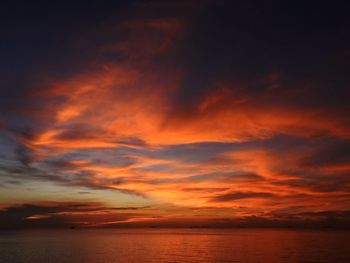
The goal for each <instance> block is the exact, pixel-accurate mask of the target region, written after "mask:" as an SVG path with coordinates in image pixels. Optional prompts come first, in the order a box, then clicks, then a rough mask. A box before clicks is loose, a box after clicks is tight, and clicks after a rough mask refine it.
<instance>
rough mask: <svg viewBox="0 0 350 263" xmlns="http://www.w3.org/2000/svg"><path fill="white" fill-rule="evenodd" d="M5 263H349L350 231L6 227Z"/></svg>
mask: <svg viewBox="0 0 350 263" xmlns="http://www.w3.org/2000/svg"><path fill="white" fill-rule="evenodd" d="M0 262H11V263H12V262H13V263H15V262H25V263H26V262H78V263H79V262H89V263H90V262H91V263H97V262H101V263H102V262H104V263H105V262H121V263H125V262H135V263H143V262H144V263H148V262H245V263H253V262H254V263H255V262H273V263H277V262H278V263H280V262H293V263H294V262H295V263H296V262H298V263H316V262H332V263H336V262H341V263H346V262H350V231H340V230H337V231H335V230H287V229H286V230H284V229H277V230H275V229H274V230H271V229H230V230H227V229H113V230H111V229H103V230H101V229H99V230H84V229H77V230H39V231H16V232H15V231H5V232H1V233H0Z"/></svg>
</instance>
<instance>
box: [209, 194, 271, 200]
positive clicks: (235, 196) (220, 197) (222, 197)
mask: <svg viewBox="0 0 350 263" xmlns="http://www.w3.org/2000/svg"><path fill="white" fill-rule="evenodd" d="M274 197H277V196H276V195H274V194H272V193H264V192H256V193H254V192H246V193H244V192H233V193H228V194H223V195H217V196H216V197H214V198H212V199H211V200H210V202H230V201H235V200H240V199H250V198H259V199H260V198H261V199H265V198H274Z"/></svg>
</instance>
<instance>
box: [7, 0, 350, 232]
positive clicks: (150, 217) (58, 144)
mask: <svg viewBox="0 0 350 263" xmlns="http://www.w3.org/2000/svg"><path fill="white" fill-rule="evenodd" d="M349 9H350V8H349V5H347V4H346V3H345V2H343V1H339V2H338V1H332V2H325V1H251V0H248V1H225V0H219V1H210V0H203V1H199V0H198V1H194V0H193V1H192V0H188V1H182V0H179V1H169V0H164V1H155V0H149V1H142V0H137V1H113V2H112V1H86V2H84V3H82V2H79V1H76V2H72V1H70V2H65V1H56V2H51V1H49V2H48V1H46V2H39V1H38V2H36V1H22V2H21V1H5V2H4V4H2V7H1V11H0V12H1V15H0V17H1V26H0V32H1V39H2V40H1V42H0V45H1V48H0V57H1V63H0V88H1V93H0V95H1V96H0V228H2V229H10V228H42V227H48V228H51V227H70V226H76V227H145V226H146V227H197V226H207V227H237V226H239V227H274V226H275V227H282V226H283V227H285V226H292V227H350V118H349V114H350V104H349V98H350V89H349V84H350V74H349V69H350V49H349V47H350V21H349V18H348V14H349V11H350V10H349Z"/></svg>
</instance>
